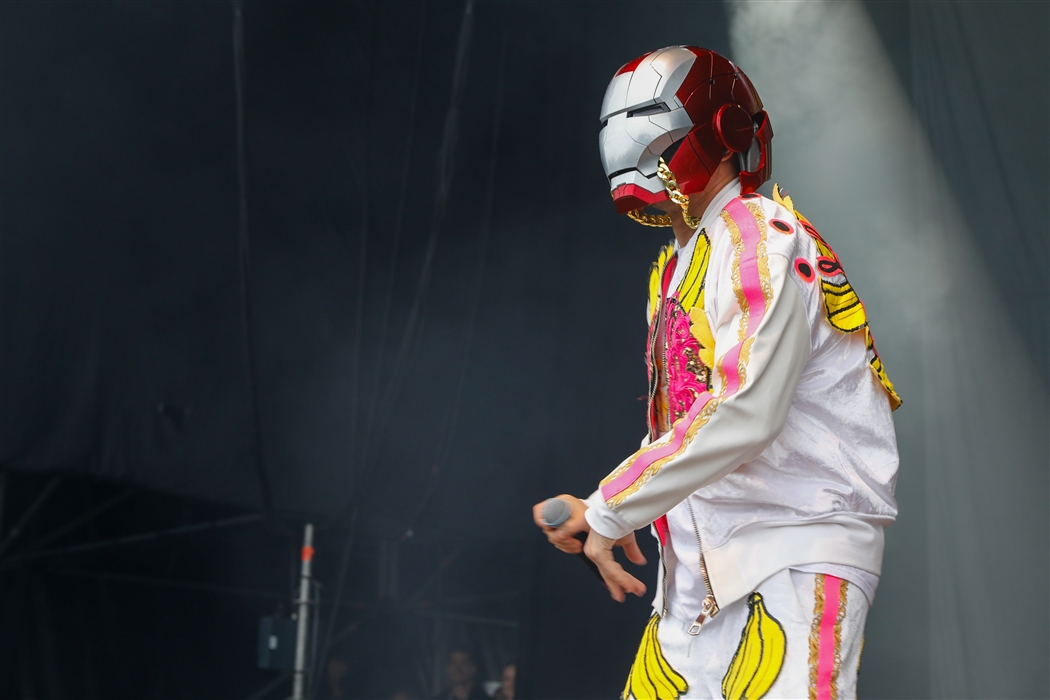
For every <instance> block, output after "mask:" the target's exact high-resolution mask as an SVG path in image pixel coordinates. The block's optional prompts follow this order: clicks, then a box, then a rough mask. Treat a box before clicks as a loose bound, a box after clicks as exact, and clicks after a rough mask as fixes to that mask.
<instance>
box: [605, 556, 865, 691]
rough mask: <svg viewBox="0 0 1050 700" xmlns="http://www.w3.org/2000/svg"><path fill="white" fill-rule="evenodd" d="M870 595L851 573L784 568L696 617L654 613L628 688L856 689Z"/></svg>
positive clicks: (706, 689) (707, 689)
mask: <svg viewBox="0 0 1050 700" xmlns="http://www.w3.org/2000/svg"><path fill="white" fill-rule="evenodd" d="M867 614H868V601H867V598H865V597H864V594H863V593H862V592H861V590H860V589H859V588H857V587H856V586H854V585H852V584H850V583H848V582H847V581H845V580H844V579H839V578H836V577H834V576H830V575H825V574H810V573H803V572H800V571H793V570H790V569H785V570H783V571H780V572H779V573H777V574H774V575H773V576H771V577H770V578H768V579H766V580H765V581H764V582H763V583H762V584H761V585H760V586H759V587H758V590H757V591H756V592H755V593H753V594H752V595H751V596H749V597H748V598H746V599H743V600H739V601H736V602H735V603H732V604H730V605H728V606H726V607H725V608H723V609H722V610H721V611H720V612H719V613H718V614H717V615H716V616H715V617H713V618H711V619H709V620H707V621H706V622H705V623H704V626H703V628H702V629H701V630H700V633H699V634H697V635H696V636H692V635H690V634H688V633H687V631H686V630H688V629H689V627H690V625H691V624H692V620H689V621H686V620H679V619H677V618H675V617H672V616H671V615H667V616H665V617H664V618H662V619H660V618H658V617H655V616H654V618H653V619H651V620H650V622H649V626H648V627H647V628H646V634H645V635H644V636H643V639H642V644H641V646H640V648H639V650H638V655H637V657H636V659H635V663H634V665H633V667H632V669H631V673H630V677H629V678H628V681H627V686H626V688H625V689H624V694H623V698H625V700H629V699H630V698H634V699H635V700H654V699H659V700H677V699H678V698H681V699H682V700H689V699H692V698H704V699H707V698H723V697H725V698H729V699H730V700H735V699H736V698H749V699H750V698H760V697H761V698H792V699H795V698H811V699H813V700H836V699H837V698H855V697H856V695H857V670H858V667H859V665H860V653H861V648H862V646H863V636H864V622H865V619H866V618H867Z"/></svg>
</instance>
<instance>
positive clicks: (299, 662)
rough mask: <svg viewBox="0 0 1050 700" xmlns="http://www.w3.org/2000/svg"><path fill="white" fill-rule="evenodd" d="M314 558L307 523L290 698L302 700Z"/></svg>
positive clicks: (310, 529) (311, 535)
mask: <svg viewBox="0 0 1050 700" xmlns="http://www.w3.org/2000/svg"><path fill="white" fill-rule="evenodd" d="M313 559H314V526H313V523H307V524H306V527H305V528H304V531H303V552H302V569H301V571H300V576H299V600H297V601H296V604H297V605H298V608H299V609H298V620H297V621H298V623H299V624H298V629H297V630H296V634H295V676H294V678H293V683H292V700H303V697H304V696H303V688H305V687H306V683H305V680H306V642H307V633H308V629H309V628H308V623H309V616H310V565H311V563H312V562H313Z"/></svg>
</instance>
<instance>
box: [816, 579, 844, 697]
mask: <svg viewBox="0 0 1050 700" xmlns="http://www.w3.org/2000/svg"><path fill="white" fill-rule="evenodd" d="M841 581H842V579H839V578H836V577H834V576H829V575H827V574H825V575H824V612H823V614H822V615H821V617H820V641H819V646H818V649H819V652H818V656H817V700H831V675H832V673H833V672H834V670H835V623H836V622H838V617H839V590H840V582H841Z"/></svg>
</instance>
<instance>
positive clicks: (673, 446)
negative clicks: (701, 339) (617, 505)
mask: <svg viewBox="0 0 1050 700" xmlns="http://www.w3.org/2000/svg"><path fill="white" fill-rule="evenodd" d="M725 210H726V211H727V212H728V213H729V216H731V217H732V219H733V221H734V223H736V226H737V228H738V229H739V230H740V237H741V241H742V243H743V246H742V247H743V250H742V251H741V254H740V260H739V268H740V286H741V287H742V289H743V292H744V298H745V299H747V303H748V312H749V315H748V320H747V329H746V331H745V333H746V335H745V338H744V339H745V341H746V340H747V338H750V337H752V336H754V335H755V331H757V330H758V326H759V324H760V323H761V322H762V319H763V317H764V316H765V315H766V298H765V296H764V295H763V294H762V278H761V275H760V274H759V271H758V243H759V241H760V240H761V232H760V231H759V230H758V224H757V222H756V221H755V217H754V215H753V214H752V213H751V211H750V210H749V209H748V208H747V206H745V205H744V203H743V202H742V201H741V200H740V199H739V198H737V199H734V200H733V201H731V202H730V203H729V204H727V205H726V207H725ZM742 349H743V343H742V342H741V343H737V344H736V345H734V346H733V347H732V348H730V349H729V351H728V352H727V353H726V354H725V355H724V356H723V359H722V369H723V372H724V374H725V379H726V381H725V386H724V387H723V391H722V397H723V398H728V397H730V396H732V395H733V394H735V393H736V392H737V391H739V390H740V372H739V370H738V366H739V364H740V352H741V350H742ZM713 398H714V396H713V395H712V394H711V393H710V392H707V391H705V392H704V393H702V394H700V395H699V396H697V397H696V400H695V401H693V405H692V406H690V407H689V411H687V412H686V414H685V415H684V416H683V417H682V418H680V419H679V420H678V421H676V422H675V424H674V427H673V428H672V437H671V440H670V441H669V442H668V443H666V444H664V445H660V446H659V447H654V448H650V449H647V450H645V451H644V452H642V453H641V454H640V455H638V457H637V458H636V459H635V460H634V463H633V464H631V466H630V467H628V468H627V469H626V470H625V471H624V472H623V473H622V474H620V475H619V476H618V477H616V478H615V479H613V480H611V481H609V482H608V483H607V484H605V485H604V486H602V498H604V499H606V500H608V499H610V498H612V497H613V496H615V495H616V494H618V493H620V492H621V491H623V490H624V489H626V488H627V487H629V486H630V485H631V484H633V483H634V482H635V481H636V480H637V479H638V477H639V476H641V475H642V473H644V472H645V470H646V469H648V468H649V467H650V466H652V465H653V464H654V463H655V462H657V461H658V460H661V459H663V458H665V457H669V456H671V455H673V454H674V453H675V452H677V451H678V450H679V449H681V447H682V442H683V441H684V440H685V434H686V432H687V431H688V429H689V426H690V425H691V424H692V422H693V420H694V419H695V418H696V417H697V416H698V415H700V412H701V411H703V410H704V407H705V406H707V404H708V403H710V401H711V399H713Z"/></svg>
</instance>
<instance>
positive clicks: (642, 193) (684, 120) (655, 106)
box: [598, 46, 773, 214]
mask: <svg viewBox="0 0 1050 700" xmlns="http://www.w3.org/2000/svg"><path fill="white" fill-rule="evenodd" d="M601 121H602V130H601V132H600V133H599V134H598V145H599V148H600V149H601V155H602V167H604V168H605V175H606V177H608V178H609V185H610V187H611V190H612V197H613V201H614V202H615V203H616V208H617V210H618V211H619V212H620V213H621V214H622V213H626V212H628V211H631V210H634V209H642V208H644V207H646V206H648V205H650V204H654V203H656V202H659V201H662V200H666V199H667V198H668V197H667V193H666V191H665V190H664V185H663V182H662V181H661V180H660V178H659V177H658V176H657V174H656V167H657V165H658V164H659V160H660V157H661V156H662V157H663V159H664V161H665V162H667V164H668V167H670V169H671V172H673V173H674V175H675V177H676V179H677V180H678V186H679V188H680V189H681V191H682V192H683V193H685V194H687V195H688V194H692V193H694V192H700V191H702V190H703V189H704V188H705V187H707V183H708V181H709V180H710V179H711V174H712V173H714V171H715V168H717V167H718V164H719V162H720V161H721V159H722V156H723V155H724V154H725V153H726V151H727V150H728V151H732V152H736V153H746V154H747V156H748V157H747V158H746V160H745V164H744V165H745V168H750V167H751V161H752V160H757V161H758V162H757V163H756V164H755V165H754V170H753V171H751V170H745V171H744V172H741V176H740V181H741V184H742V186H743V187H744V189H745V190H746V191H753V190H754V189H755V188H757V187H758V186H759V185H761V184H762V183H763V182H765V181H766V180H767V179H768V178H769V171H770V158H769V140H770V139H772V137H773V132H772V129H770V127H769V119H768V117H767V116H766V113H765V112H764V111H762V101H761V100H760V99H759V97H758V93H757V92H756V91H755V88H754V86H752V85H751V81H750V80H748V79H747V76H746V75H744V73H743V72H742V71H741V70H740V69H739V68H737V67H736V66H735V65H733V64H732V63H731V62H730V61H729V60H727V59H725V58H723V57H722V56H719V55H718V54H716V53H714V52H713V51H709V50H707V49H700V48H696V47H693V46H672V47H669V48H666V49H661V50H659V51H653V52H652V53H648V54H646V55H644V56H642V57H640V58H637V59H635V60H634V61H631V62H630V63H628V64H627V65H625V66H624V67H623V68H621V69H620V70H619V71H617V73H616V75H615V76H613V79H612V82H610V83H609V87H608V88H607V89H606V91H605V99H604V101H603V102H602V112H601ZM751 156H753V157H751Z"/></svg>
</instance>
